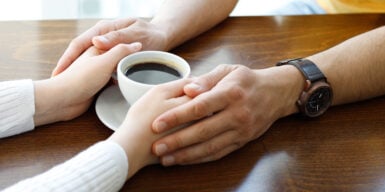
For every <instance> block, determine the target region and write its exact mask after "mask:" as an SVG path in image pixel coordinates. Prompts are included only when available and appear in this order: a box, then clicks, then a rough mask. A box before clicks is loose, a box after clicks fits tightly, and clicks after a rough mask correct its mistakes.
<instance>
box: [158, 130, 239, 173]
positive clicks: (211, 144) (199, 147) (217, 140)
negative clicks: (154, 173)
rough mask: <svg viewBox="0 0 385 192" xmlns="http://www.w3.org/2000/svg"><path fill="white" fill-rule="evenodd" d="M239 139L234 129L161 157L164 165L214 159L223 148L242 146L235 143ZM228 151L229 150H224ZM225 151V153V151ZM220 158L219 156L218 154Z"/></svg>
mask: <svg viewBox="0 0 385 192" xmlns="http://www.w3.org/2000/svg"><path fill="white" fill-rule="evenodd" d="M236 139H237V133H236V131H234V130H231V131H227V132H224V133H222V134H220V135H218V136H217V137H214V138H212V139H210V140H208V141H206V142H203V143H199V144H196V145H192V146H190V147H187V148H184V149H181V150H179V151H176V152H174V153H172V154H168V155H165V156H163V157H161V163H162V164H163V165H164V166H170V165H175V164H181V165H182V164H188V163H192V162H199V161H200V160H206V161H210V160H214V157H216V156H215V155H216V154H217V153H218V155H221V153H220V152H221V150H222V149H225V148H227V146H232V145H234V146H236V147H231V149H234V150H235V149H237V148H239V147H241V145H240V144H237V143H234V141H235V140H236ZM224 152H227V151H224ZM224 152H223V153H224ZM218 158H219V156H218Z"/></svg>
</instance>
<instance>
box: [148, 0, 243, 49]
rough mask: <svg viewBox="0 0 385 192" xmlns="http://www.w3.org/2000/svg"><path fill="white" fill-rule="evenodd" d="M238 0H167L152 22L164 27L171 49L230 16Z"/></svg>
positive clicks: (168, 45) (168, 46)
mask: <svg viewBox="0 0 385 192" xmlns="http://www.w3.org/2000/svg"><path fill="white" fill-rule="evenodd" d="M236 3H237V0H183V1H181V0H166V1H165V2H164V4H163V5H162V7H161V8H160V9H159V11H158V13H157V14H156V16H155V17H154V18H153V19H152V21H151V23H153V24H155V25H157V26H159V27H161V28H163V29H164V30H165V31H166V34H167V39H168V42H167V48H166V50H170V49H172V48H174V47H176V46H178V45H180V44H182V43H183V42H185V41H187V40H189V39H191V38H193V37H195V36H197V35H199V34H200V33H202V32H204V31H206V30H208V29H210V28H212V27H213V26H215V25H216V24H218V23H219V22H221V21H223V20H224V19H225V18H227V17H228V15H229V14H230V12H231V11H232V10H233V8H234V7H235V5H236Z"/></svg>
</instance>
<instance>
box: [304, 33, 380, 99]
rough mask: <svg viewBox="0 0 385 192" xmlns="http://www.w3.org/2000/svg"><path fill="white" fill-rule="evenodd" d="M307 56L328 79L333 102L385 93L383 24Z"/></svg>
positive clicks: (366, 97) (367, 97)
mask: <svg viewBox="0 0 385 192" xmlns="http://www.w3.org/2000/svg"><path fill="white" fill-rule="evenodd" d="M309 58H310V59H311V60H312V61H314V62H315V63H317V65H318V66H319V67H320V68H321V70H322V71H323V72H324V73H325V75H326V77H327V78H328V81H329V82H330V84H331V86H332V88H333V91H334V100H333V105H338V104H343V103H350V102H354V101H359V100H364V99H369V98H373V97H376V96H380V95H383V94H385V81H384V80H383V79H384V75H385V27H381V28H378V29H375V30H372V31H370V32H367V33H364V34H361V35H359V36H356V37H354V38H351V39H349V40H347V41H344V42H343V43H341V44H339V45H337V46H335V47H333V48H331V49H328V50H326V51H324V52H321V53H318V54H316V55H313V56H311V57H309Z"/></svg>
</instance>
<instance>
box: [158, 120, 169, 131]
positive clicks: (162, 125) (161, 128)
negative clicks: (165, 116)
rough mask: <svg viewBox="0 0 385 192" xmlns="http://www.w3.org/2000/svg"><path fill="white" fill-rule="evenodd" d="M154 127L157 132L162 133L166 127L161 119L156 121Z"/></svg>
mask: <svg viewBox="0 0 385 192" xmlns="http://www.w3.org/2000/svg"><path fill="white" fill-rule="evenodd" d="M155 128H156V130H157V131H158V133H162V132H163V131H165V130H166V129H167V123H165V122H163V121H159V122H158V123H156V126H155Z"/></svg>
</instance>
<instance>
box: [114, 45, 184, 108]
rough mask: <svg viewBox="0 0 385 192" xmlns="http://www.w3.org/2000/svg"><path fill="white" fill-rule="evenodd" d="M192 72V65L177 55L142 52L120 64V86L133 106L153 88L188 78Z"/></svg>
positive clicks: (124, 59) (118, 70)
mask: <svg viewBox="0 0 385 192" xmlns="http://www.w3.org/2000/svg"><path fill="white" fill-rule="evenodd" d="M190 71H191V69H190V65H189V64H188V63H187V62H186V61H185V60H184V59H183V58H181V57H179V56H177V55H175V54H172V53H169V52H163V51H141V52H137V53H133V54H131V55H128V56H126V57H125V58H123V59H122V60H121V61H120V62H119V64H118V67H117V76H118V85H119V89H120V91H121V92H122V95H123V96H124V98H125V99H126V101H127V102H128V103H129V104H131V105H132V104H134V103H135V102H136V101H137V100H138V99H139V98H140V97H141V96H142V95H144V94H145V93H146V92H147V91H148V90H149V89H151V88H152V87H153V86H155V85H158V84H162V83H166V82H170V81H173V80H177V79H181V78H186V77H188V76H189V75H190Z"/></svg>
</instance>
